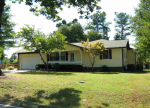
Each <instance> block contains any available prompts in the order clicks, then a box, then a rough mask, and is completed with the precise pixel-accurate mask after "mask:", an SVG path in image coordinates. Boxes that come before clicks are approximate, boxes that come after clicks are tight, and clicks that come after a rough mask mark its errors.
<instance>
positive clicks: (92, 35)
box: [86, 30, 102, 41]
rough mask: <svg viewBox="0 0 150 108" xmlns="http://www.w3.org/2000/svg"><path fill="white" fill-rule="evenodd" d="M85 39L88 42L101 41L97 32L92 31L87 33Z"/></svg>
mask: <svg viewBox="0 0 150 108" xmlns="http://www.w3.org/2000/svg"><path fill="white" fill-rule="evenodd" d="M86 37H87V38H89V40H90V41H94V40H99V39H102V35H101V34H99V32H97V31H94V30H90V31H88V33H87V35H86Z"/></svg>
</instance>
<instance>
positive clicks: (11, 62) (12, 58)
mask: <svg viewBox="0 0 150 108" xmlns="http://www.w3.org/2000/svg"><path fill="white" fill-rule="evenodd" d="M16 59H17V55H16V54H15V53H14V54H12V56H11V57H10V59H9V63H10V64H13V63H14V61H15V60H16Z"/></svg>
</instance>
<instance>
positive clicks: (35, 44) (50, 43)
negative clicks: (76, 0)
mask: <svg viewBox="0 0 150 108" xmlns="http://www.w3.org/2000/svg"><path fill="white" fill-rule="evenodd" d="M21 30H22V31H21V32H19V33H18V36H19V37H21V38H22V41H21V46H23V47H24V48H25V49H26V50H29V51H35V50H36V51H38V52H39V55H40V57H41V60H42V61H43V63H44V64H45V66H46V65H48V63H46V62H45V61H44V59H43V57H42V54H41V53H46V54H49V55H50V54H51V53H52V52H54V51H55V50H56V49H60V50H63V49H65V44H66V43H67V42H66V41H65V39H66V37H65V36H64V35H62V34H61V33H60V32H56V33H50V34H49V35H45V34H44V33H43V32H41V31H39V30H35V28H34V27H30V26H29V25H26V27H23V28H21ZM46 69H47V68H46Z"/></svg>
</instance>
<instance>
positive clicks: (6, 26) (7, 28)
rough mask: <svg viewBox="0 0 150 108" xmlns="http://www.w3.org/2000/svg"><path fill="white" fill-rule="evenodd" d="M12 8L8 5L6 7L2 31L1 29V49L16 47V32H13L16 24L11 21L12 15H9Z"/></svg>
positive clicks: (2, 20)
mask: <svg viewBox="0 0 150 108" xmlns="http://www.w3.org/2000/svg"><path fill="white" fill-rule="evenodd" d="M9 10H10V6H9V5H6V6H5V7H4V12H3V16H2V19H1V23H0V24H1V29H0V48H2V49H6V48H8V47H12V46H13V45H14V43H15V42H14V38H15V32H14V30H13V28H14V26H15V24H14V23H13V22H11V21H10V18H11V16H12V15H11V14H10V13H9Z"/></svg>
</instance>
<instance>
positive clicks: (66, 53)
mask: <svg viewBox="0 0 150 108" xmlns="http://www.w3.org/2000/svg"><path fill="white" fill-rule="evenodd" d="M66 61H68V52H66Z"/></svg>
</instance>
